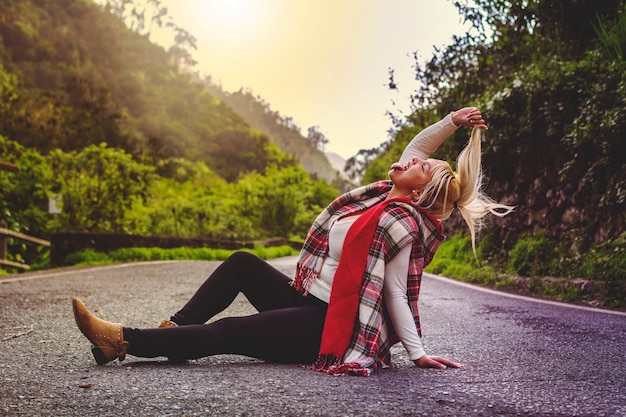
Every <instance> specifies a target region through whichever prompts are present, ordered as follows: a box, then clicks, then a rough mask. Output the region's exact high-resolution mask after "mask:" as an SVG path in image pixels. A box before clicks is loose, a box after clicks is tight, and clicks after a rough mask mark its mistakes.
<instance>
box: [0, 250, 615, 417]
mask: <svg viewBox="0 0 626 417" xmlns="http://www.w3.org/2000/svg"><path fill="white" fill-rule="evenodd" d="M272 262H273V263H274V264H276V265H277V267H279V268H280V269H282V270H284V271H285V272H286V273H288V274H292V273H293V270H294V269H295V258H293V257H290V258H282V259H278V260H275V261H272ZM218 264H219V263H218V262H194V261H180V262H178V261H173V262H153V263H137V264H124V265H115V266H106V267H87V268H79V269H76V268H74V269H64V270H60V271H56V272H50V271H44V272H38V273H27V274H21V275H19V276H18V277H17V279H15V278H13V277H0V337H1V338H2V343H1V345H0V347H1V349H0V415H7V416H127V415H135V416H170V415H171V416H208V415H216V416H221V415H224V416H276V415H279V416H385V417H386V416H568V417H569V416H611V417H613V416H626V315H624V314H622V313H607V312H602V311H599V310H593V309H582V308H574V307H569V306H564V305H560V304H557V303H544V302H535V301H533V300H530V299H525V298H520V297H511V296H507V295H502V294H498V293H495V292H493V291H484V290H481V289H477V288H476V287H473V286H470V285H466V284H465V285H464V284H461V285H459V284H458V283H455V282H453V281H450V280H447V279H441V278H437V277H432V276H427V277H424V279H423V284H422V293H421V298H420V314H421V317H422V321H423V330H424V338H423V341H424V345H425V348H426V351H427V352H428V353H430V354H438V355H442V356H445V357H447V358H449V359H452V360H455V361H458V362H461V363H463V364H464V365H465V366H464V368H463V369H460V370H457V369H446V370H434V369H420V368H417V367H415V366H414V365H413V364H412V363H411V362H410V361H409V360H408V358H407V357H406V355H405V353H404V349H403V348H402V347H401V346H398V347H394V350H393V352H394V353H393V357H394V366H393V367H392V368H391V369H387V370H382V371H377V372H375V373H374V374H373V375H372V376H371V377H369V378H364V377H333V376H329V375H326V374H321V373H317V372H313V371H309V370H306V369H303V368H300V367H298V366H294V365H275V364H267V363H264V362H262V361H259V360H254V359H249V358H245V357H241V356H236V355H221V356H215V357H211V358H205V359H200V360H195V361H189V362H188V363H186V364H171V363H168V362H167V361H166V360H165V359H139V358H135V357H132V356H128V357H127V359H126V360H125V361H124V362H121V363H118V362H117V361H116V362H114V363H111V364H109V365H106V366H96V365H95V362H94V361H93V358H92V356H91V352H90V350H89V342H88V341H87V340H86V339H85V338H84V337H83V336H82V335H81V333H80V332H79V331H78V329H77V328H76V326H75V324H74V321H73V318H72V312H71V303H70V299H71V298H72V297H80V298H82V299H83V300H84V301H85V303H86V304H87V306H88V307H89V308H90V309H92V310H93V311H94V312H96V313H97V314H98V315H99V316H101V317H102V318H104V319H107V320H111V321H116V322H122V323H124V324H125V325H130V326H134V327H152V326H154V325H156V324H158V323H159V322H160V321H161V320H162V319H165V318H168V317H169V315H170V314H171V313H172V312H174V311H176V310H177V309H178V308H179V307H180V306H182V305H183V304H184V303H185V301H186V300H187V299H188V298H189V297H190V296H191V295H192V293H193V292H194V290H195V289H196V288H197V287H198V286H199V285H200V283H201V282H203V280H204V279H205V277H206V276H208V274H210V272H211V271H212V270H214V269H215V268H216V266H217V265H218ZM251 312H252V310H251V307H250V305H249V304H248V303H247V301H246V300H245V299H243V298H238V299H237V300H236V301H235V303H234V304H233V305H232V306H231V307H230V308H229V309H228V310H227V311H226V312H225V313H224V314H231V315H243V314H249V313H251Z"/></svg>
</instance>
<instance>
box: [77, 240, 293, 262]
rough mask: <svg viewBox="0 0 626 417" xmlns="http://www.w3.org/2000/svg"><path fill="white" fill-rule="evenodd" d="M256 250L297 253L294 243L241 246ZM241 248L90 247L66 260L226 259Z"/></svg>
mask: <svg viewBox="0 0 626 417" xmlns="http://www.w3.org/2000/svg"><path fill="white" fill-rule="evenodd" d="M241 250H243V251H246V252H250V253H254V254H255V255H257V256H258V257H260V258H262V259H265V260H269V259H274V258H279V257H283V256H292V255H297V253H298V252H297V251H295V250H294V249H293V248H291V247H290V246H287V245H284V246H273V247H264V246H260V245H259V246H256V247H255V248H254V249H241ZM234 252H237V250H227V249H212V248H187V247H182V248H172V249H163V248H122V249H117V250H115V251H112V252H109V253H104V252H96V251H94V250H92V249H86V250H83V251H80V252H77V253H73V254H71V255H69V256H68V257H67V258H66V259H65V262H66V264H67V265H103V264H112V263H123V262H141V261H163V260H195V261H223V260H224V259H226V258H228V257H229V256H230V255H231V254H233V253H234Z"/></svg>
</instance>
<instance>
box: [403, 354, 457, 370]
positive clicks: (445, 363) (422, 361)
mask: <svg viewBox="0 0 626 417" xmlns="http://www.w3.org/2000/svg"><path fill="white" fill-rule="evenodd" d="M413 362H414V363H415V364H416V365H417V366H419V367H420V368H437V369H445V368H462V367H463V365H461V364H460V363H456V362H452V361H450V360H448V359H446V358H442V357H441V356H429V355H424V356H422V357H421V358H419V359H416V360H414V361H413Z"/></svg>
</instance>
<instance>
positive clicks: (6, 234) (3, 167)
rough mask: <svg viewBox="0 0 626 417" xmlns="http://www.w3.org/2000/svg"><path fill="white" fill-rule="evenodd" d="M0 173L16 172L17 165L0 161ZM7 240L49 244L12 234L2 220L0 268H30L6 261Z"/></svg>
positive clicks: (22, 235) (15, 233)
mask: <svg viewBox="0 0 626 417" xmlns="http://www.w3.org/2000/svg"><path fill="white" fill-rule="evenodd" d="M0 171H7V172H18V171H19V168H18V167H17V165H13V164H10V163H8V162H1V161H0ZM9 238H14V239H20V240H24V241H26V242H30V243H35V244H37V245H42V246H48V247H49V246H50V242H49V241H47V240H43V239H38V238H36V237H33V236H28V235H25V234H23V233H18V232H14V231H13V230H9V229H7V223H6V222H5V221H4V220H1V221H0V266H3V265H4V266H9V267H12V268H18V269H29V268H30V267H29V266H28V265H26V264H23V263H20V262H13V261H9V260H7V241H8V239H9Z"/></svg>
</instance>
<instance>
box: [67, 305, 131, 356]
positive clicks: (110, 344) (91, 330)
mask: <svg viewBox="0 0 626 417" xmlns="http://www.w3.org/2000/svg"><path fill="white" fill-rule="evenodd" d="M72 307H73V309H74V320H76V325H77V326H78V328H79V329H80V331H81V332H82V333H83V335H85V337H86V338H87V339H89V341H90V342H91V343H93V346H92V348H91V353H93V357H94V358H95V359H96V363H97V364H98V365H104V364H105V363H108V362H111V361H112V360H115V359H116V358H119V360H120V361H123V360H124V358H125V357H126V351H127V350H128V342H127V341H125V340H124V333H123V331H122V325H121V323H111V322H108V321H104V320H102V319H99V318H98V317H96V316H94V315H93V314H92V313H91V312H90V311H89V310H87V307H85V304H84V303H83V302H82V301H81V300H79V299H78V298H74V299H72Z"/></svg>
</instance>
